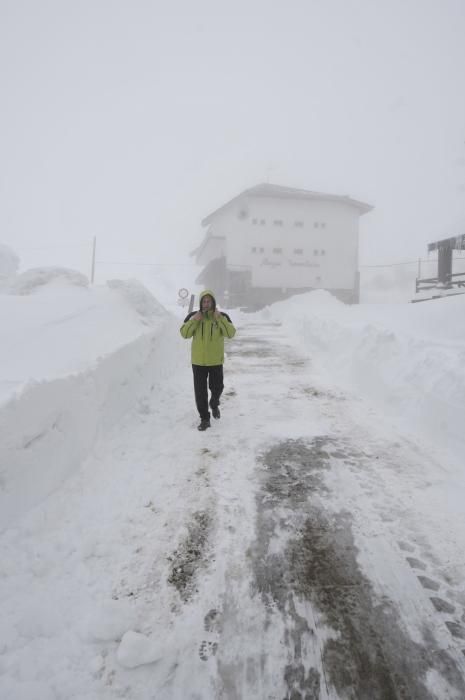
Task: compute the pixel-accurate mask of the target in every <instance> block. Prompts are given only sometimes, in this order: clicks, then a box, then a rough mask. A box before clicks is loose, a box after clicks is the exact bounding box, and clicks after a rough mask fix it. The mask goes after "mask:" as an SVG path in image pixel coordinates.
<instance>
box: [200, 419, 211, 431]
mask: <svg viewBox="0 0 465 700" xmlns="http://www.w3.org/2000/svg"><path fill="white" fill-rule="evenodd" d="M209 427H210V418H201V420H200V424H199V425H198V426H197V430H206V429H207V428H209Z"/></svg>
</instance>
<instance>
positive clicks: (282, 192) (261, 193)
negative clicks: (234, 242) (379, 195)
mask: <svg viewBox="0 0 465 700" xmlns="http://www.w3.org/2000/svg"><path fill="white" fill-rule="evenodd" d="M242 197H273V198H276V199H313V200H320V201H332V202H341V203H343V204H349V205H350V206H352V207H355V208H357V209H358V210H359V211H360V214H366V213H367V212H369V211H371V210H372V209H373V207H372V206H371V205H370V204H365V203H364V202H359V201H358V200H356V199H352V198H351V197H349V196H347V195H337V194H325V193H323V192H311V191H310V190H299V189H294V188H293V187H283V186H281V185H272V184H270V183H267V182H262V183H261V184H260V185H255V187H251V188H250V189H248V190H244V191H243V192H241V193H240V194H238V195H237V196H236V197H233V199H230V200H229V202H226V204H223V206H221V207H219V208H218V209H215V211H213V212H212V213H211V214H209V215H208V216H206V217H205V219H203V221H202V226H208V224H210V223H211V221H212V219H213V217H214V216H216V215H217V214H219V213H220V212H221V211H223V210H224V209H226V207H229V206H230V205H231V204H232V203H233V202H236V201H238V200H239V199H241V198H242Z"/></svg>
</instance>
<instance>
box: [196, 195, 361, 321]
mask: <svg viewBox="0 0 465 700" xmlns="http://www.w3.org/2000/svg"><path fill="white" fill-rule="evenodd" d="M371 209H372V207H371V206H369V205H368V204H364V203H363V202H358V201H356V200H354V199H351V198H350V197H346V196H344V197H341V196H336V195H331V194H321V193H318V192H309V191H306V190H297V189H292V188H289V187H280V186H279V185H270V184H261V185H257V186H256V187H252V188H251V189H249V190H245V191H244V192H242V193H241V194H239V195H238V196H237V197H234V199H231V200H230V201H229V202H227V203H226V204H224V205H223V206H222V207H220V208H219V209H216V210H215V211H214V212H213V213H212V214H209V216H207V217H206V218H205V219H204V220H203V221H202V225H203V226H206V227H208V228H207V231H206V234H205V237H204V239H203V241H202V243H201V244H200V246H199V247H198V248H197V249H196V250H195V251H193V253H192V254H193V255H195V256H196V261H197V263H198V264H199V265H202V266H203V270H202V272H201V273H200V275H199V277H198V278H197V282H198V284H201V285H203V286H204V287H208V288H211V289H213V290H215V292H216V294H217V298H218V301H219V302H220V303H221V304H226V305H229V306H237V305H241V306H246V307H252V308H257V307H260V306H263V305H265V304H268V303H271V302H273V301H276V300H278V299H283V298H286V297H288V296H291V295H292V294H296V293H299V292H304V291H308V290H311V289H327V290H329V291H331V292H332V293H334V294H335V295H336V296H338V297H339V298H340V299H342V300H343V301H347V302H349V303H356V302H358V296H359V294H358V289H359V269H358V238H359V217H360V216H361V215H362V214H365V213H366V212H369V211H371Z"/></svg>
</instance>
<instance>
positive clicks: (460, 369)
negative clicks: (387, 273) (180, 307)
mask: <svg viewBox="0 0 465 700" xmlns="http://www.w3.org/2000/svg"><path fill="white" fill-rule="evenodd" d="M260 315H261V316H262V317H264V318H273V319H277V320H280V321H282V322H283V323H284V324H285V326H286V327H287V328H288V330H289V332H290V333H292V335H293V336H294V337H295V339H296V342H298V343H299V346H300V348H301V350H302V351H303V352H305V353H306V354H308V355H309V356H310V357H311V358H312V360H313V361H314V363H315V364H316V365H317V366H318V367H319V368H320V369H321V370H325V372H326V377H327V380H328V381H330V382H332V383H334V384H335V385H339V386H342V387H344V388H345V389H348V390H350V391H352V392H354V393H355V394H357V395H360V396H363V397H366V398H368V399H369V400H371V401H373V402H374V403H375V404H376V406H377V408H379V409H381V411H382V413H383V414H384V416H385V418H386V419H387V420H388V421H393V422H396V423H397V426H398V427H399V428H401V429H402V430H403V431H404V432H406V433H408V432H412V433H415V434H416V435H417V436H421V437H422V438H423V439H424V440H425V441H426V442H431V443H433V444H438V443H439V444H440V446H441V447H442V448H447V449H450V450H452V451H453V452H455V454H456V456H457V458H460V455H461V454H462V450H463V447H464V444H465V434H464V431H463V425H464V419H465V295H460V296H454V297H446V298H442V299H436V300H433V301H427V302H421V303H419V304H384V305H382V304H377V305H375V304H372V305H359V306H345V305H344V304H342V303H341V302H339V301H338V300H337V299H335V298H334V297H332V296H331V295H330V294H329V293H328V292H324V291H318V292H312V293H310V294H303V295H301V296H296V297H294V298H293V299H290V300H289V301H286V302H281V303H278V304H275V305H274V306H273V307H270V308H269V309H266V310H264V311H263V312H261V314H260Z"/></svg>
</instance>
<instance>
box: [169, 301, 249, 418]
mask: <svg viewBox="0 0 465 700" xmlns="http://www.w3.org/2000/svg"><path fill="white" fill-rule="evenodd" d="M180 333H181V335H182V337H183V338H185V339H186V340H187V339H189V338H192V347H191V357H192V371H193V374H194V393H195V403H196V406H197V410H198V412H199V415H200V424H199V426H198V429H199V430H206V429H207V428H209V427H210V412H209V410H208V404H209V401H208V389H210V392H211V398H210V408H211V411H212V415H213V418H216V419H218V418H220V416H221V413H220V409H219V405H220V396H221V394H222V392H223V388H224V385H223V362H224V339H225V338H233V337H234V336H235V334H236V329H235V328H234V326H233V324H232V321H231V319H230V318H229V316H228V314H225V313H224V311H219V310H218V309H217V308H216V300H215V295H214V294H213V292H212V291H211V290H210V289H206V290H205V291H203V292H202V293H201V295H200V309H199V311H192V313H190V314H188V315H187V316H186V318H185V319H184V323H183V325H182V326H181V328H180Z"/></svg>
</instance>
